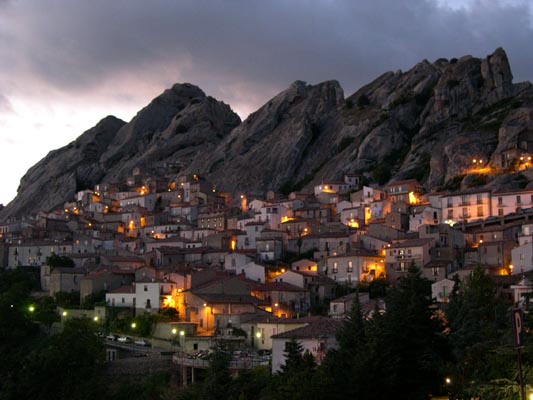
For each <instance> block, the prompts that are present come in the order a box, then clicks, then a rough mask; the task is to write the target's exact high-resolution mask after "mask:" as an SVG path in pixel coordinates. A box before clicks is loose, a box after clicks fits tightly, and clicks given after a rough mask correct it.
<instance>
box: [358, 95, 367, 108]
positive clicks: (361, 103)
mask: <svg viewBox="0 0 533 400" xmlns="http://www.w3.org/2000/svg"><path fill="white" fill-rule="evenodd" d="M369 104H370V99H369V98H368V96H367V95H366V94H364V93H363V94H362V95H361V96H359V98H358V99H357V106H358V107H360V108H364V107H365V106H368V105H369Z"/></svg>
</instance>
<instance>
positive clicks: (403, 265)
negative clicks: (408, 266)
mask: <svg viewBox="0 0 533 400" xmlns="http://www.w3.org/2000/svg"><path fill="white" fill-rule="evenodd" d="M398 271H401V272H405V263H404V262H401V263H400V265H399V268H398Z"/></svg>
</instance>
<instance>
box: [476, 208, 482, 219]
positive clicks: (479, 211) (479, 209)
mask: <svg viewBox="0 0 533 400" xmlns="http://www.w3.org/2000/svg"><path fill="white" fill-rule="evenodd" d="M477 216H478V217H482V216H483V206H477Z"/></svg>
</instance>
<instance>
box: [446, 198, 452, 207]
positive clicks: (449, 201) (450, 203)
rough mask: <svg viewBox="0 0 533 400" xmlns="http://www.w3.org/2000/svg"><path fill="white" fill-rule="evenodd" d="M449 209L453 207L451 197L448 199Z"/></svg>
mask: <svg viewBox="0 0 533 400" xmlns="http://www.w3.org/2000/svg"><path fill="white" fill-rule="evenodd" d="M447 205H448V207H453V199H452V198H451V197H448V203H447Z"/></svg>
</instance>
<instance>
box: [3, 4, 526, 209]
mask: <svg viewBox="0 0 533 400" xmlns="http://www.w3.org/2000/svg"><path fill="white" fill-rule="evenodd" d="M532 38H533V0H522V1H521V0H470V1H468V0H463V1H459V0H365V1H363V0H284V1H282V0H268V1H266V0H226V1H214V0H213V1H208V0H190V1H187V0H150V1H146V0H112V1H109V0H91V1H85V0H0V149H1V153H0V171H1V176H2V185H1V186H0V203H4V204H7V202H9V201H10V200H11V199H12V198H13V197H14V196H15V194H16V189H17V187H18V183H19V181H20V178H21V177H22V176H23V174H24V173H25V171H26V170H27V169H28V168H29V167H31V166H32V165H33V164H35V163H36V162H37V161H39V160H40V159H41V158H42V157H44V156H45V155H46V154H47V153H48V152H49V151H50V150H52V149H55V148H58V147H61V146H64V145H66V144H68V143H69V142H70V141H71V140H73V139H75V138H76V137H77V136H78V135H80V134H81V133H82V132H83V131H85V130H86V129H88V128H90V127H92V126H93V125H95V124H96V122H98V121H99V120H100V119H101V118H103V117H104V116H106V115H110V114H112V115H115V116H117V117H119V118H122V119H124V120H127V121H128V120H130V119H131V118H132V117H133V116H134V115H135V113H136V112H137V111H138V110H139V109H140V108H141V107H143V106H144V105H146V104H147V103H148V102H149V101H150V100H151V99H152V98H153V97H155V96H157V95H158V94H159V93H161V92H162V91H163V90H164V89H165V88H167V87H169V86H171V85H172V84H173V83H175V82H191V83H194V84H197V85H198V86H200V87H201V88H202V89H203V90H204V91H205V92H206V93H208V94H210V95H212V96H214V97H216V98H218V99H220V100H223V101H225V102H226V103H228V104H230V105H231V106H232V108H233V109H234V110H235V111H236V112H238V113H239V114H240V115H241V117H242V118H244V117H246V116H247V115H248V114H249V113H250V112H251V111H253V110H254V109H256V108H257V107H259V106H260V105H261V104H263V103H264V102H266V101H267V100H268V99H269V98H270V97H272V96H273V95H275V94H276V93H277V92H279V91H281V90H283V89H284V88H286V87H287V86H288V85H289V84H290V83H291V82H293V81H294V80H296V79H300V80H305V81H307V82H309V83H317V82H320V81H323V80H327V79H337V80H339V81H340V83H341V85H342V86H343V88H344V90H345V93H346V94H351V93H352V92H354V91H355V90H356V89H357V88H358V87H360V86H361V85H363V84H365V83H367V82H369V81H370V80H372V79H374V78H375V77H377V76H378V75H380V74H381V73H383V72H385V71H388V70H397V69H403V70H405V69H408V68H410V67H411V66H413V65H414V64H415V63H417V62H419V61H421V60H423V59H428V60H429V61H434V60H436V59H437V58H440V57H447V58H452V57H460V56H462V55H465V54H472V55H474V56H477V57H485V56H486V55H487V54H489V53H491V52H492V51H494V49H496V48H497V47H500V46H501V47H503V48H504V49H505V50H506V51H507V54H508V56H509V59H510V62H511V66H512V70H513V74H514V77H515V82H516V81H523V80H530V81H533V45H532V44H531V42H532Z"/></svg>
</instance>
